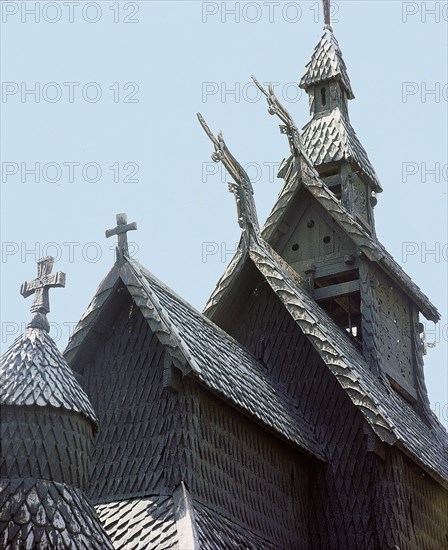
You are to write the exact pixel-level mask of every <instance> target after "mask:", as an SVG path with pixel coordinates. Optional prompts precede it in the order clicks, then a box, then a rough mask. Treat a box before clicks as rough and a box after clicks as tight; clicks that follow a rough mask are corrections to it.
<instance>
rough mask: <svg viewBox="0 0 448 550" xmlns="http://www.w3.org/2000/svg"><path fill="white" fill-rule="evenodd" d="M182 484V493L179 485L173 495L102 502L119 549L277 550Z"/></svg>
mask: <svg viewBox="0 0 448 550" xmlns="http://www.w3.org/2000/svg"><path fill="white" fill-rule="evenodd" d="M181 487H182V489H183V490H182V493H181V492H180V488H177V489H176V490H175V491H174V494H173V495H161V496H149V497H147V498H136V499H131V500H122V501H116V502H110V503H107V504H99V505H98V506H97V507H96V510H97V513H98V515H99V517H100V519H101V522H102V523H103V525H104V527H105V529H106V531H107V532H108V534H109V536H110V538H111V540H112V541H113V543H114V548H115V550H126V549H127V548H130V547H132V549H133V550H146V549H147V548H157V550H164V549H170V550H186V548H188V550H196V549H198V548H201V549H202V550H227V549H229V548H245V549H247V550H258V549H259V548H265V549H266V550H276V548H277V546H274V545H273V544H271V543H270V542H268V541H267V540H265V539H263V538H262V537H261V536H258V535H256V534H255V533H253V532H251V531H249V530H248V529H247V528H242V527H241V526H240V525H237V524H236V523H234V522H232V521H231V520H229V519H227V518H225V517H224V516H222V515H221V514H220V513H219V512H216V511H215V510H212V509H210V508H208V507H207V506H204V505H203V504H201V503H200V502H198V501H196V500H195V499H192V498H191V497H190V495H189V493H188V490H187V489H186V488H185V486H184V485H183V484H181ZM180 500H186V501H187V502H184V503H182V502H179V501H180ZM185 512H186V513H185Z"/></svg>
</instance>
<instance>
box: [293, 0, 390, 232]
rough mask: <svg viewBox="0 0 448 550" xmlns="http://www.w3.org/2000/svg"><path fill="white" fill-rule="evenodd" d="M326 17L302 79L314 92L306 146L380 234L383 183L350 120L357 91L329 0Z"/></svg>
mask: <svg viewBox="0 0 448 550" xmlns="http://www.w3.org/2000/svg"><path fill="white" fill-rule="evenodd" d="M324 17H325V26H324V34H323V35H322V38H321V39H320V41H319V43H318V44H317V46H316V47H315V49H314V52H313V54H312V57H311V60H310V62H309V63H308V64H307V66H306V69H305V74H304V75H303V77H302V79H301V81H300V84H299V85H300V87H301V88H302V89H303V90H305V91H306V93H307V94H308V96H309V104H310V114H311V116H312V119H311V121H310V122H309V123H308V124H307V125H306V126H305V128H304V130H303V134H302V140H303V146H304V149H305V151H306V153H307V154H308V156H309V157H310V159H311V161H312V162H313V164H314V166H315V168H316V169H317V171H318V172H319V175H320V176H321V178H322V180H323V181H324V183H326V185H327V186H328V187H329V188H330V189H331V191H332V192H333V193H334V195H335V196H336V197H337V198H338V199H339V200H340V201H341V202H342V205H343V206H344V207H345V208H346V209H347V210H348V211H349V212H350V214H352V215H353V217H354V218H355V219H356V221H358V222H359V223H360V224H361V225H362V226H363V227H364V228H365V230H366V231H368V233H369V234H370V235H375V221H374V213H373V209H374V207H375V205H376V194H377V193H380V192H381V191H382V188H381V185H380V183H379V181H378V177H377V175H376V173H375V170H374V169H373V167H372V165H371V163H370V161H369V158H368V156H367V153H366V151H365V149H364V148H363V146H362V145H361V143H360V141H359V140H358V138H357V136H356V133H355V131H354V129H353V127H352V126H351V123H350V118H349V111H348V101H349V100H351V99H354V97H355V96H354V94H353V90H352V87H351V84H350V79H349V77H348V73H347V67H346V65H345V63H344V60H343V57H342V52H341V49H340V47H339V44H338V42H337V40H336V38H335V36H334V34H333V28H332V26H331V21H330V5H329V2H328V1H324Z"/></svg>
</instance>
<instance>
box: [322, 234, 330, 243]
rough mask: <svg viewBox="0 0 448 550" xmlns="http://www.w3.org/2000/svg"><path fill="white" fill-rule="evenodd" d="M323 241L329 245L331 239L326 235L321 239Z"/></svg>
mask: <svg viewBox="0 0 448 550" xmlns="http://www.w3.org/2000/svg"><path fill="white" fill-rule="evenodd" d="M323 241H324V243H325V244H329V243H331V237H330V236H329V235H326V236H325V237H324V238H323Z"/></svg>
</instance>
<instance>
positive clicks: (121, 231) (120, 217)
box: [106, 214, 137, 261]
mask: <svg viewBox="0 0 448 550" xmlns="http://www.w3.org/2000/svg"><path fill="white" fill-rule="evenodd" d="M136 229H137V224H136V223H135V222H132V223H128V218H127V216H126V214H117V226H116V227H114V228H113V229H108V230H107V231H106V238H107V239H108V238H109V237H112V236H114V235H117V237H118V246H117V261H118V260H119V259H120V258H122V257H123V256H129V249H128V231H135V230H136Z"/></svg>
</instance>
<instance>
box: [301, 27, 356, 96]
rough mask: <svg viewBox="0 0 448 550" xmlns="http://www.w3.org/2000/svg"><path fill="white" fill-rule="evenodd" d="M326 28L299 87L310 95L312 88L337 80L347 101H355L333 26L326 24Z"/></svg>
mask: <svg viewBox="0 0 448 550" xmlns="http://www.w3.org/2000/svg"><path fill="white" fill-rule="evenodd" d="M324 28H325V31H324V34H323V35H322V38H321V39H320V41H319V43H318V44H317V46H316V47H315V48H314V52H313V55H312V56H311V60H310V62H309V63H308V64H307V65H306V67H305V73H304V75H303V77H302V79H301V80H300V84H299V87H300V88H302V89H303V90H305V91H306V92H307V93H309V90H310V88H313V87H314V86H318V85H320V84H322V83H326V82H328V81H330V80H335V81H339V82H340V83H341V86H342V88H343V89H344V91H345V93H346V95H347V99H354V98H355V95H354V93H353V90H352V86H351V83H350V79H349V77H348V73H347V67H346V65H345V62H344V59H343V57H342V51H341V48H340V47H339V44H338V41H337V40H336V38H335V36H334V34H333V32H332V29H331V25H330V26H327V24H326V25H325V27H324Z"/></svg>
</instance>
